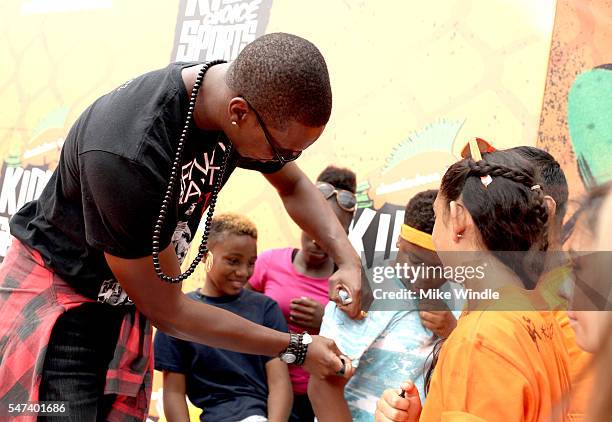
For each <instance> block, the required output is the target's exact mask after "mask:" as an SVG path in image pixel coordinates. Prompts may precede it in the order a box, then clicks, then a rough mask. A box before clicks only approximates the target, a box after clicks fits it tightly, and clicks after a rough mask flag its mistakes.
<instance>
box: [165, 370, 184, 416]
mask: <svg viewBox="0 0 612 422" xmlns="http://www.w3.org/2000/svg"><path fill="white" fill-rule="evenodd" d="M163 391H164V415H165V416H166V420H167V421H168V422H185V421H189V410H188V409H187V402H186V401H185V375H184V374H179V373H176V372H168V371H164V390H163Z"/></svg>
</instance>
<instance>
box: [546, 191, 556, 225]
mask: <svg viewBox="0 0 612 422" xmlns="http://www.w3.org/2000/svg"><path fill="white" fill-rule="evenodd" d="M544 204H545V205H546V208H547V209H548V219H549V220H552V219H554V218H555V216H556V215H557V202H556V201H555V200H554V199H553V197H552V196H550V195H544Z"/></svg>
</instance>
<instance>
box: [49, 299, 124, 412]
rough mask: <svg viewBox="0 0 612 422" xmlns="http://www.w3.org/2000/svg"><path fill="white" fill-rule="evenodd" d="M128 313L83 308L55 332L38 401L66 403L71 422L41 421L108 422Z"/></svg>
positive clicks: (105, 307)
mask: <svg viewBox="0 0 612 422" xmlns="http://www.w3.org/2000/svg"><path fill="white" fill-rule="evenodd" d="M124 312H126V311H125V308H124V307H112V306H109V305H104V304H100V303H85V304H83V305H80V306H78V307H77V308H74V309H71V310H69V311H67V312H66V313H64V314H62V315H61V316H60V317H59V319H58V320H57V323H56V324H55V326H54V327H53V331H52V332H51V339H50V341H49V346H48V348H47V353H46V355H45V362H44V364H43V372H42V381H41V385H40V401H65V402H68V415H67V416H68V417H51V416H40V417H39V418H38V420H39V421H49V420H55V421H61V422H68V421H79V422H89V421H92V422H93V421H97V420H105V417H106V415H107V414H108V411H109V410H110V407H111V405H112V403H113V401H114V396H108V395H107V396H105V395H104V384H105V381H106V371H107V369H108V365H109V363H110V361H111V360H112V358H113V354H114V351H115V347H116V345H117V339H118V338H119V330H120V328H121V322H122V320H123V316H124Z"/></svg>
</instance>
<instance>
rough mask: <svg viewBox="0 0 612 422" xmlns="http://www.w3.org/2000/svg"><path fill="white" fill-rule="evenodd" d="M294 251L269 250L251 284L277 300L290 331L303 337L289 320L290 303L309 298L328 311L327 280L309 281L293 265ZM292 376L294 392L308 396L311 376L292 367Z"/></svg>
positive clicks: (265, 253) (312, 279)
mask: <svg viewBox="0 0 612 422" xmlns="http://www.w3.org/2000/svg"><path fill="white" fill-rule="evenodd" d="M293 250H294V249H293V248H284V249H270V250H268V251H265V252H264V253H262V254H261V255H259V256H258V257H257V262H256V263H255V270H254V272H253V275H252V276H251V279H250V280H249V284H250V285H251V286H253V289H255V290H257V291H258V292H262V293H264V294H266V295H267V296H268V297H271V298H272V299H274V300H275V301H276V302H277V303H278V306H280V309H281V311H282V312H283V315H284V316H285V319H286V320H287V325H288V326H289V330H290V331H291V332H296V333H301V332H303V331H304V330H305V328H304V327H301V326H298V325H294V324H293V323H292V322H291V320H290V319H289V305H290V304H291V300H292V299H294V298H299V297H302V296H306V297H309V298H311V299H314V300H316V301H317V302H319V303H321V305H323V307H325V305H326V304H327V302H329V296H328V279H327V278H313V277H308V276H305V275H303V274H300V273H299V272H297V270H296V269H295V267H294V266H293V262H292V261H291V254H292V252H293ZM306 331H308V332H309V333H310V334H318V333H319V331H318V330H313V329H308V330H306ZM289 375H290V376H291V382H292V384H293V392H294V393H296V394H306V390H307V388H308V378H309V375H308V372H306V371H305V370H303V369H302V368H299V367H297V366H289Z"/></svg>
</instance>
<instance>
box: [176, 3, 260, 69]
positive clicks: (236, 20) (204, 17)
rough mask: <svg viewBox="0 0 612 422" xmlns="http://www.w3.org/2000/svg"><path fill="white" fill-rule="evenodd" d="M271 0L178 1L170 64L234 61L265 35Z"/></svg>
mask: <svg viewBox="0 0 612 422" xmlns="http://www.w3.org/2000/svg"><path fill="white" fill-rule="evenodd" d="M271 7H272V0H181V3H180V6H179V15H178V20H177V22H176V35H175V41H174V49H173V51H172V60H173V61H210V60H216V59H223V60H227V61H231V60H234V59H235V58H236V57H237V56H238V53H240V51H242V49H243V48H244V47H245V46H246V45H247V44H248V43H250V42H251V41H253V40H254V39H255V38H257V37H259V36H261V35H263V34H264V33H265V29H266V26H267V25H268V18H269V17H270V8H271Z"/></svg>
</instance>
